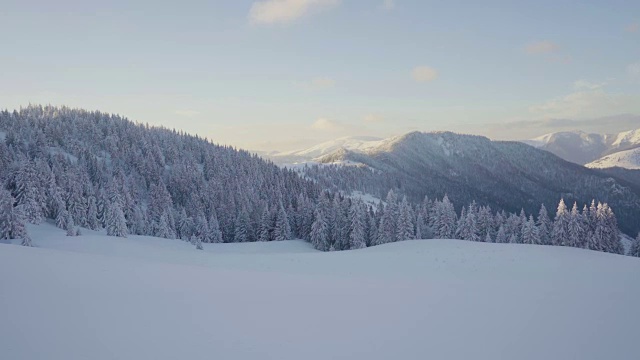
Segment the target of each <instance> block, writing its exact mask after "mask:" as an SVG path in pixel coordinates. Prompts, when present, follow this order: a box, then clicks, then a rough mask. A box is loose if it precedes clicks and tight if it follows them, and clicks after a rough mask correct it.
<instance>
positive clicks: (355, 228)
mask: <svg viewBox="0 0 640 360" xmlns="http://www.w3.org/2000/svg"><path fill="white" fill-rule="evenodd" d="M365 216H366V213H365V207H364V204H363V203H362V202H360V201H354V202H352V203H351V208H350V209H349V218H350V220H351V221H350V226H349V248H350V249H362V248H365V247H367V242H366V239H365V225H366V224H365V221H366V218H365Z"/></svg>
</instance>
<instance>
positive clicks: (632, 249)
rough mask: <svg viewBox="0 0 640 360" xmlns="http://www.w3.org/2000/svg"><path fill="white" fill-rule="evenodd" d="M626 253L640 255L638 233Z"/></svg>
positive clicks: (639, 236)
mask: <svg viewBox="0 0 640 360" xmlns="http://www.w3.org/2000/svg"><path fill="white" fill-rule="evenodd" d="M627 255H629V256H635V257H640V233H638V236H636V238H635V239H634V240H633V242H632V243H631V247H630V248H629V253H628V254H627Z"/></svg>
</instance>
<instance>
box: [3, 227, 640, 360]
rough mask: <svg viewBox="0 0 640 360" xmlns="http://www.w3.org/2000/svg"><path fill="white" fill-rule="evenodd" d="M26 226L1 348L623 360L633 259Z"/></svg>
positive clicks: (12, 253) (40, 352) (11, 249)
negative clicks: (348, 247) (337, 246)
mask: <svg viewBox="0 0 640 360" xmlns="http://www.w3.org/2000/svg"><path fill="white" fill-rule="evenodd" d="M29 231H30V233H31V234H32V235H33V238H34V243H35V244H36V246H38V247H35V248H26V247H22V246H16V245H7V244H0V271H1V272H2V273H3V274H4V275H3V276H2V277H1V278H0V289H2V291H1V292H0V307H1V308H2V309H3V312H2V317H1V321H0V349H2V351H1V352H2V358H3V359H24V360H28V359H52V360H58V359H60V360H62V359H64V360H69V359H283V360H286V359H296V360H297V359H476V360H483V359H582V360H589V359H594V360H595V359H598V360H600V359H622V360H624V359H637V345H636V341H635V340H636V337H637V336H636V334H637V332H638V329H639V327H640V325H639V324H640V312H637V311H633V309H635V308H636V307H637V304H638V303H639V302H640V284H639V283H638V281H637V274H638V273H640V260H638V259H637V258H631V257H624V256H619V255H613V254H606V253H600V252H595V251H586V250H580V249H575V248H567V247H549V246H530V245H517V244H487V243H476V242H469V241H459V240H415V241H404V242H398V243H392V244H387V245H381V246H377V247H373V248H367V249H363V250H353V251H342V252H329V253H326V252H324V253H323V252H318V251H315V250H313V249H312V248H311V247H310V245H309V244H307V243H304V242H302V241H283V242H269V243H253V244H247V243H243V244H203V246H204V251H197V250H195V249H194V247H193V246H192V245H191V244H188V243H186V242H182V241H172V240H167V239H160V238H151V237H141V236H130V237H129V238H128V239H124V238H113V237H106V236H105V235H104V234H102V233H96V232H92V231H89V230H86V231H85V230H83V231H85V234H84V235H83V236H81V237H66V236H65V234H64V231H63V230H60V229H57V228H54V227H53V226H52V225H49V224H42V225H39V226H30V228H29Z"/></svg>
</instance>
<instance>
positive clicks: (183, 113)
mask: <svg viewBox="0 0 640 360" xmlns="http://www.w3.org/2000/svg"><path fill="white" fill-rule="evenodd" d="M175 113H176V115H179V116H184V117H194V116H198V115H200V112H199V111H196V110H176V112H175Z"/></svg>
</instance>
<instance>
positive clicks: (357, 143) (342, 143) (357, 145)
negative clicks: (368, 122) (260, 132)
mask: <svg viewBox="0 0 640 360" xmlns="http://www.w3.org/2000/svg"><path fill="white" fill-rule="evenodd" d="M381 140H382V139H381V138H377V137H373V136H347V137H341V138H338V139H335V140H330V141H326V142H323V143H321V144H318V145H314V146H312V147H309V148H306V149H302V150H294V151H286V152H276V153H270V154H264V156H266V157H268V158H269V159H271V160H272V161H273V162H274V163H276V164H295V163H300V162H308V161H312V160H314V159H317V158H320V157H322V156H325V155H328V154H332V153H334V152H336V151H338V150H341V149H344V150H349V151H365V150H366V149H369V148H372V147H375V146H376V145H377V144H378V142H380V141H381Z"/></svg>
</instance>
